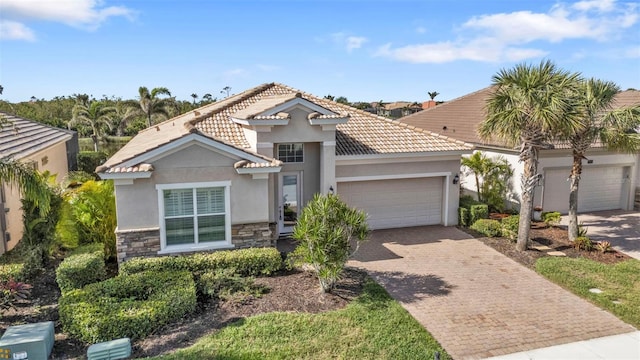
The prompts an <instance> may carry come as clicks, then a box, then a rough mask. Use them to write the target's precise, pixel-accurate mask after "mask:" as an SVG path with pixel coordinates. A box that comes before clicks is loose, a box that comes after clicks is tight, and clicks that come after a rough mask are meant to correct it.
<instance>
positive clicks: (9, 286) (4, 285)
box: [0, 279, 31, 310]
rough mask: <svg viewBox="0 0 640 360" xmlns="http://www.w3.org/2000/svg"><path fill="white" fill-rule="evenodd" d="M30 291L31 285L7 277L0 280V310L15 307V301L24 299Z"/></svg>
mask: <svg viewBox="0 0 640 360" xmlns="http://www.w3.org/2000/svg"><path fill="white" fill-rule="evenodd" d="M30 293H31V285H29V284H25V283H23V282H18V281H14V280H13V279H9V280H7V281H0V310H8V309H12V308H15V307H16V303H17V302H18V301H20V300H24V299H26V298H27V297H28V296H29V294H30Z"/></svg>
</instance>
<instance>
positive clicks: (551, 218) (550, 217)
mask: <svg viewBox="0 0 640 360" xmlns="http://www.w3.org/2000/svg"><path fill="white" fill-rule="evenodd" d="M541 218H542V221H544V222H545V224H547V226H556V225H558V224H560V219H562V216H561V215H560V213H559V212H557V211H544V212H543V213H542V214H541Z"/></svg>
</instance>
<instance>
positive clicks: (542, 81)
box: [479, 61, 583, 251]
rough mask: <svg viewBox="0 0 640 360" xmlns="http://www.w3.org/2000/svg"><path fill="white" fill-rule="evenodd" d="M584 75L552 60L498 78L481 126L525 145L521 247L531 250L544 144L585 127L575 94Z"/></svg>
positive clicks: (485, 133) (485, 134) (484, 133)
mask: <svg viewBox="0 0 640 360" xmlns="http://www.w3.org/2000/svg"><path fill="white" fill-rule="evenodd" d="M579 80H580V75H579V74H576V73H573V74H572V73H569V72H567V71H564V70H561V69H558V68H557V67H556V66H555V64H553V63H552V62H550V61H543V62H541V63H540V65H538V66H532V65H526V64H519V65H516V66H515V67H514V68H513V69H508V70H505V69H503V70H500V71H499V72H498V73H497V74H496V75H494V76H493V77H492V82H493V85H494V86H495V87H496V88H495V90H494V91H493V93H492V94H491V95H490V96H489V99H487V103H486V110H487V118H486V119H485V120H484V121H483V122H482V124H481V125H480V128H479V135H480V136H481V137H482V138H483V139H490V138H496V139H498V140H500V141H502V142H504V143H505V144H506V145H508V146H519V147H520V161H521V162H523V163H524V172H523V175H522V179H521V194H522V199H521V200H522V202H521V205H520V223H519V224H518V241H517V244H516V249H518V250H519V251H524V250H526V249H527V244H528V240H529V230H530V228H531V212H532V209H533V191H534V188H535V186H536V184H537V183H538V180H539V179H540V174H538V155H539V152H540V149H543V148H548V147H550V145H549V142H550V141H553V140H554V139H556V138H557V136H558V135H559V133H560V132H561V131H563V130H564V131H567V132H570V131H569V130H576V131H577V130H578V129H580V128H582V127H583V124H582V122H581V121H580V119H579V117H578V116H577V112H576V107H575V103H574V96H573V95H574V94H575V91H576V88H577V86H578V83H579Z"/></svg>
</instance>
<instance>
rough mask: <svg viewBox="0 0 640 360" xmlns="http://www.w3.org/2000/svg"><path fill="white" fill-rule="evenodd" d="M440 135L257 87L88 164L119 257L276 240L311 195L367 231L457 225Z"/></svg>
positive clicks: (467, 148)
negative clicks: (111, 187) (99, 186)
mask: <svg viewBox="0 0 640 360" xmlns="http://www.w3.org/2000/svg"><path fill="white" fill-rule="evenodd" d="M471 151H472V146H471V145H469V144H466V143H464V142H462V141H456V140H452V139H450V138H448V137H446V136H442V135H437V134H434V133H432V132H430V131H425V130H421V129H417V128H415V127H412V126H408V125H406V124H402V123H398V122H397V121H392V120H389V119H385V118H382V117H379V116H376V115H373V114H370V113H368V112H365V111H362V110H358V109H355V108H352V107H349V106H347V105H343V104H339V103H336V102H333V101H330V100H327V99H321V98H319V97H316V96H313V95H311V94H307V93H304V92H301V91H299V90H296V89H293V88H291V87H288V86H285V85H282V84H275V83H269V84H263V85H260V86H258V87H255V88H253V89H250V90H247V91H244V92H242V93H240V94H237V95H234V96H231V97H229V98H226V99H224V100H222V101H219V102H215V103H212V104H209V105H206V106H204V107H201V108H199V109H196V110H194V111H191V112H188V113H186V114H183V115H180V116H178V117H175V118H173V119H169V120H167V121H165V122H163V123H161V124H158V125H154V126H152V127H150V128H148V129H146V130H144V131H141V132H140V133H139V134H138V135H136V136H135V137H134V138H133V139H132V140H131V141H130V142H129V143H127V144H126V145H125V146H124V147H123V148H122V149H120V151H118V152H117V153H116V154H114V155H113V156H112V157H111V158H110V159H108V160H107V161H106V162H105V164H104V165H102V166H100V167H99V168H98V169H96V172H97V173H98V175H99V176H100V177H101V178H103V179H113V180H114V182H115V189H116V190H115V191H116V205H117V218H118V227H117V229H116V235H117V251H118V260H119V261H125V260H127V259H129V258H132V257H137V256H158V255H163V254H177V253H184V252H195V251H205V250H215V249H229V248H242V247H252V246H274V245H275V244H276V241H277V239H278V238H279V237H280V236H281V235H283V234H287V233H289V232H291V230H292V228H293V226H294V225H295V222H296V219H297V216H298V214H299V213H300V211H301V209H302V208H303V207H304V205H305V203H306V202H308V201H309V200H310V199H312V197H313V195H314V194H316V193H322V194H328V193H336V194H337V195H338V196H340V197H341V198H342V199H343V200H344V201H345V202H347V203H348V204H349V205H351V206H354V207H357V208H360V209H362V210H364V211H366V212H367V214H368V216H369V225H370V227H371V228H373V229H382V228H394V227H407V226H418V225H430V224H442V225H445V226H452V225H456V224H457V207H458V195H459V187H458V185H457V184H458V176H457V174H458V173H459V171H460V159H461V156H462V155H463V154H468V153H470V152H471Z"/></svg>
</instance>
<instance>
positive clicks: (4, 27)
mask: <svg viewBox="0 0 640 360" xmlns="http://www.w3.org/2000/svg"><path fill="white" fill-rule="evenodd" d="M0 40H26V41H35V40H36V35H35V34H34V33H33V31H32V30H31V29H29V28H28V27H26V26H25V25H24V24H21V23H19V22H17V21H11V20H0Z"/></svg>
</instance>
